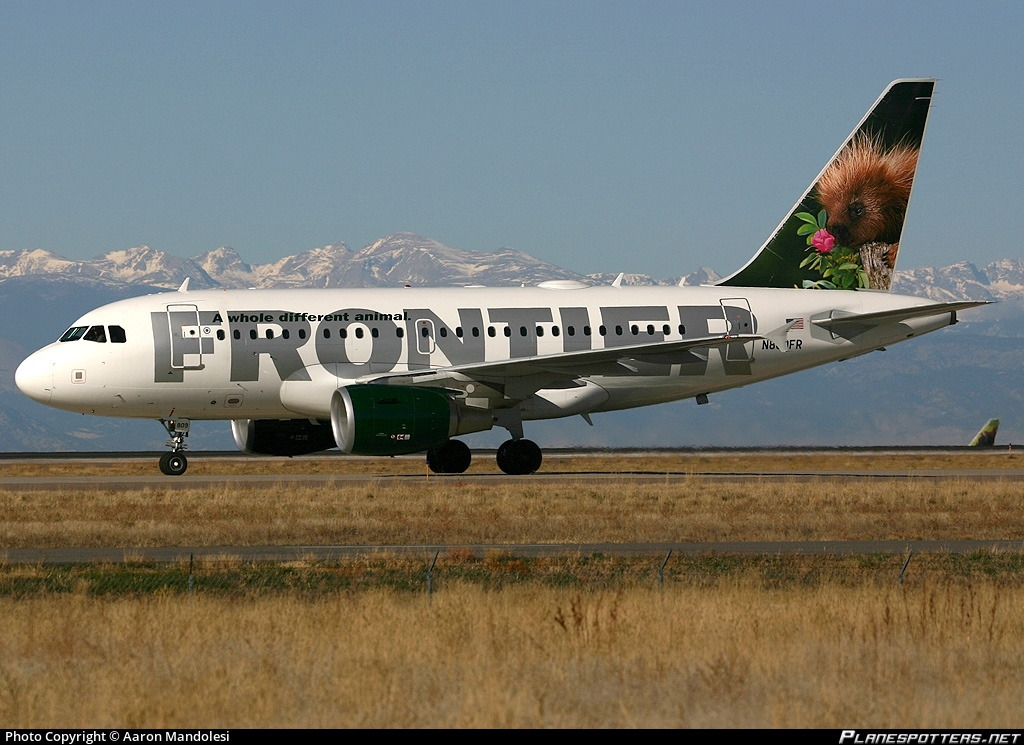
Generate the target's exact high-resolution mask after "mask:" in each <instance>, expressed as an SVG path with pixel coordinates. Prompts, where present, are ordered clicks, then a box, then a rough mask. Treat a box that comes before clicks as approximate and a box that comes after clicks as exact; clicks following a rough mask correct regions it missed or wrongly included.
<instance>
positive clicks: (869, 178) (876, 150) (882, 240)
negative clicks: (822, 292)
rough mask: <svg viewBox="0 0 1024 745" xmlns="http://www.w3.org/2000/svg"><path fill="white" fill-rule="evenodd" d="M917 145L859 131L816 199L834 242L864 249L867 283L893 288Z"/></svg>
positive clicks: (823, 178)
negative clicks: (891, 144)
mask: <svg viewBox="0 0 1024 745" xmlns="http://www.w3.org/2000/svg"><path fill="white" fill-rule="evenodd" d="M918 152H919V151H918V149H917V148H916V147H907V146H904V145H896V146H894V147H892V148H889V149H886V148H884V147H883V146H882V144H881V143H880V142H879V141H878V139H876V138H874V137H872V136H870V135H867V134H864V133H861V134H860V135H858V136H857V137H855V138H854V139H853V140H852V141H851V142H850V144H849V145H847V147H846V149H845V151H844V152H843V153H841V154H840V155H839V157H838V158H836V159H835V160H834V161H833V162H832V164H831V165H830V166H829V167H828V168H827V169H826V170H825V172H824V173H823V174H822V175H821V178H820V180H819V181H818V185H817V199H818V201H819V202H820V203H821V206H822V207H823V208H824V209H825V211H826V212H827V213H828V226H827V229H828V231H829V232H830V233H831V234H832V235H833V236H835V239H836V242H837V243H839V244H840V245H843V246H848V247H850V248H858V249H859V250H860V257H861V264H862V265H863V267H864V270H865V272H867V275H868V280H869V282H868V286H869V287H871V288H874V289H883V290H887V289H889V287H890V285H891V284H892V272H893V268H894V267H895V266H896V255H897V253H898V251H899V241H900V233H901V232H902V231H903V219H904V216H905V215H906V211H907V203H908V202H909V201H910V189H911V187H912V186H913V183H914V172H915V171H916V169H917V156H918Z"/></svg>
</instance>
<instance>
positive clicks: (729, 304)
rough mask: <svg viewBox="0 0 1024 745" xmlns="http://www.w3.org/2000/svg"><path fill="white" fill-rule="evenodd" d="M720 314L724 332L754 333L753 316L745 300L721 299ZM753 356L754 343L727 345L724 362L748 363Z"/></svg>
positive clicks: (731, 333) (732, 333) (736, 298)
mask: <svg viewBox="0 0 1024 745" xmlns="http://www.w3.org/2000/svg"><path fill="white" fill-rule="evenodd" d="M721 303H722V314H723V315H724V316H725V332H726V333H727V334H730V335H734V334H752V333H754V314H753V313H751V312H750V303H748V302H747V299H746V298H742V297H730V298H723V299H722V301H721ZM753 356H754V342H752V341H749V342H746V343H742V344H729V345H727V346H726V348H725V358H724V359H725V362H726V363H727V364H728V363H730V362H740V363H743V362H749V361H750V360H752V359H753Z"/></svg>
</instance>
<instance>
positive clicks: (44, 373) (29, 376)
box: [14, 352, 53, 404]
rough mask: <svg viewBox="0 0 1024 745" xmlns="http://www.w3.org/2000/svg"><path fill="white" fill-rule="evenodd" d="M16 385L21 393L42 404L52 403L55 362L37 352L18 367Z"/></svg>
mask: <svg viewBox="0 0 1024 745" xmlns="http://www.w3.org/2000/svg"><path fill="white" fill-rule="evenodd" d="M14 383H15V385H17V386H18V388H20V389H21V392H22V393H24V394H25V395H26V396H28V397H29V398H31V399H32V400H34V401H38V402H39V403H41V404H48V403H50V394H52V393H53V362H51V361H50V360H49V359H47V358H46V357H43V356H42V355H40V354H39V352H36V353H35V354H32V355H29V357H28V358H27V359H26V360H25V361H24V362H22V363H21V364H20V365H18V369H17V370H16V371H15V372H14Z"/></svg>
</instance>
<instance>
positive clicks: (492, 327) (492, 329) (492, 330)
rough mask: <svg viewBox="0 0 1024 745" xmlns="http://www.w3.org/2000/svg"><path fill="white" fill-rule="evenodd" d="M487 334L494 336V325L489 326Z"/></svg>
mask: <svg viewBox="0 0 1024 745" xmlns="http://www.w3.org/2000/svg"><path fill="white" fill-rule="evenodd" d="M487 335H488V336H494V326H488V327H487Z"/></svg>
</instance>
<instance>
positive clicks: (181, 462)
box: [160, 419, 189, 476]
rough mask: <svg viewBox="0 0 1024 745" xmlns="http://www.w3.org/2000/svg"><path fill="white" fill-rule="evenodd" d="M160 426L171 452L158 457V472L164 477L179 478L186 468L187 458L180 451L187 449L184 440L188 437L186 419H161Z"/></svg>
mask: <svg viewBox="0 0 1024 745" xmlns="http://www.w3.org/2000/svg"><path fill="white" fill-rule="evenodd" d="M160 424H162V425H164V429H166V430H167V434H169V435H170V436H171V439H169V440H168V441H167V447H169V448H170V449H171V452H169V453H164V454H163V455H161V456H160V471H161V472H162V473H163V474H164V475H165V476H181V474H183V473H185V469H187V468H188V458H186V457H185V453H183V452H182V451H183V450H185V448H187V447H188V445H186V444H185V438H186V437H188V427H189V420H188V419H161V420H160Z"/></svg>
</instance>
